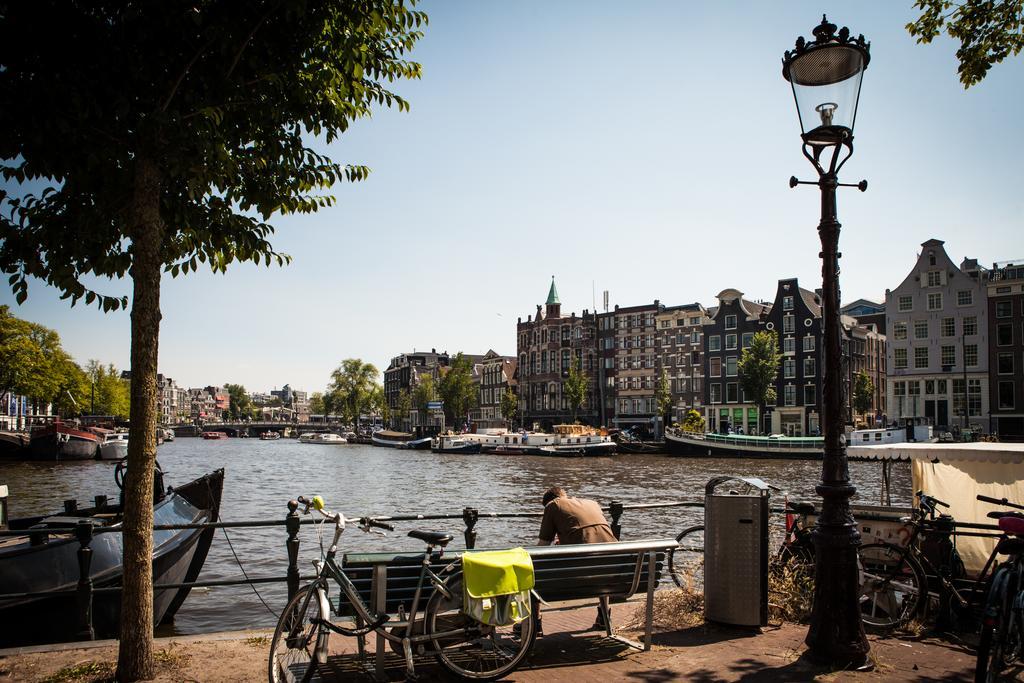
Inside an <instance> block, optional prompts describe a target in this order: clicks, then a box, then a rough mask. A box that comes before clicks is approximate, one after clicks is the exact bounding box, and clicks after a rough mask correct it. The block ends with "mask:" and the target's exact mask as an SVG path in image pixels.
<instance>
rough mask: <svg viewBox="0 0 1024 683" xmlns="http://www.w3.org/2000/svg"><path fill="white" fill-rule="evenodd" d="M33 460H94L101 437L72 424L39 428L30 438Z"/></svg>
mask: <svg viewBox="0 0 1024 683" xmlns="http://www.w3.org/2000/svg"><path fill="white" fill-rule="evenodd" d="M29 440H30V446H31V452H32V459H33V460H93V459H94V458H95V457H96V454H97V451H98V450H99V446H100V437H98V436H96V434H94V433H92V432H90V431H87V430H85V429H80V428H79V427H78V425H77V424H75V423H71V422H53V423H51V424H48V425H46V426H45V427H39V428H38V429H36V430H35V431H33V432H32V434H31V436H30V437H29Z"/></svg>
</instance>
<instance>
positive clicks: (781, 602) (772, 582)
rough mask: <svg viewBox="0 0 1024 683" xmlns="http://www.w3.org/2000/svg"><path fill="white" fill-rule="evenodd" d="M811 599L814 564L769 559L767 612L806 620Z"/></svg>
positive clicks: (795, 620)
mask: <svg viewBox="0 0 1024 683" xmlns="http://www.w3.org/2000/svg"><path fill="white" fill-rule="evenodd" d="M813 602H814V566H813V565H807V564H800V563H794V562H789V563H786V564H783V563H781V562H779V561H777V560H775V559H772V560H771V561H770V562H769V564H768V616H769V618H770V619H772V620H774V621H788V622H791V623H796V624H802V623H806V622H807V619H808V618H809V617H810V616H811V606H812V604H813Z"/></svg>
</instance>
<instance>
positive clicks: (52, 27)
mask: <svg viewBox="0 0 1024 683" xmlns="http://www.w3.org/2000/svg"><path fill="white" fill-rule="evenodd" d="M414 1H415V0H409V1H408V2H404V1H402V0H365V1H363V2H358V3H353V2H345V1H343V0H326V1H325V2H316V3H309V2H306V1H305V0H273V1H272V0H253V1H252V2H247V3H227V4H225V3H221V2H213V1H212V0H191V1H189V2H185V1H184V0H167V1H166V2H159V3H146V4H145V5H141V4H138V3H126V2H123V1H122V0H116V1H115V0H97V1H96V2H81V1H80V0H37V1H35V2H18V3H5V4H4V6H3V10H2V12H0V92H3V98H4V105H3V106H2V107H0V130H3V131H4V133H3V136H0V174H2V176H3V178H4V180H5V181H7V182H8V183H10V184H11V185H10V186H9V187H8V188H7V190H5V192H4V194H3V196H0V208H2V209H3V211H2V216H0V270H2V271H3V272H4V273H7V274H9V275H10V276H11V277H10V286H11V288H12V290H13V293H14V296H15V300H16V301H17V302H18V303H22V302H23V301H25V299H26V297H27V295H28V281H29V279H30V278H36V279H39V280H42V281H43V282H45V283H47V284H49V285H51V286H53V287H55V288H56V289H57V290H58V291H59V292H60V293H61V295H62V297H63V298H65V299H68V300H69V301H70V302H71V303H72V304H74V303H76V302H78V301H80V300H84V302H85V303H86V304H94V303H95V304H96V305H97V306H98V307H99V308H100V309H101V310H103V311H104V312H107V311H112V310H117V309H121V308H127V307H128V297H127V296H112V295H109V294H105V293H102V292H98V291H96V290H95V289H93V286H94V285H93V284H92V283H93V282H96V281H97V279H96V278H99V281H103V278H123V277H129V278H130V279H131V282H132V298H131V337H132V344H131V368H132V405H131V414H132V421H131V435H130V439H129V455H128V461H129V463H130V466H129V469H128V476H127V481H126V485H125V500H126V506H125V510H124V522H123V539H124V551H123V568H124V572H123V590H122V609H121V624H120V643H119V654H118V664H117V672H116V677H117V678H118V680H122V681H124V680H139V679H149V678H152V677H153V674H154V669H153V635H152V626H153V619H152V614H153V612H152V597H153V590H152V531H151V527H152V511H153V507H152V491H153V464H154V461H155V458H156V445H155V444H156V438H155V433H156V418H157V401H156V374H157V353H158V340H159V330H160V317H161V315H160V280H161V271H162V270H165V271H167V272H169V274H170V275H171V276H175V277H176V276H178V275H180V274H187V273H190V272H193V271H196V270H197V269H198V268H199V267H200V266H201V264H205V265H206V266H207V267H209V268H211V269H212V270H213V271H215V272H224V271H225V270H226V268H227V267H228V265H230V264H232V263H234V262H235V261H252V262H253V263H257V264H266V265H270V264H271V263H274V262H276V263H278V264H282V265H283V264H285V263H287V262H288V260H289V259H288V257H287V256H286V255H284V254H281V253H278V252H277V251H276V250H275V249H274V247H273V245H272V244H271V243H270V241H269V240H270V237H271V236H272V234H273V231H274V228H273V226H272V224H271V223H270V222H269V221H270V220H271V219H272V218H273V217H274V216H277V215H282V214H294V213H310V212H314V211H317V210H318V209H320V208H323V207H326V206H330V205H331V204H332V203H333V197H331V196H329V195H327V194H326V191H327V190H328V188H330V187H331V186H332V185H333V184H334V183H336V182H339V181H344V180H347V181H356V180H361V179H363V178H365V177H366V176H367V174H368V172H369V169H367V168H366V167H365V166H361V165H344V164H340V163H337V162H335V161H333V160H332V159H331V158H329V157H328V156H326V155H325V154H324V153H323V152H321V151H317V150H316V149H314V148H313V147H312V146H311V145H312V140H313V138H314V137H315V138H316V139H318V140H321V141H323V142H326V143H330V142H333V141H334V140H336V139H337V138H338V137H339V136H340V135H342V134H343V133H345V132H346V131H347V130H348V128H349V126H350V124H351V123H352V122H353V121H354V120H357V119H360V118H364V117H366V116H368V115H369V114H370V113H371V111H372V109H373V108H375V107H391V106H395V107H397V108H399V109H400V110H406V109H408V103H407V102H406V101H405V100H404V99H402V98H401V97H400V96H398V95H397V94H395V93H394V92H392V91H391V90H390V89H389V88H391V87H393V86H392V83H393V82H394V81H396V80H400V79H405V78H418V77H419V76H420V72H421V68H420V65H419V64H417V63H415V62H411V61H409V60H408V59H407V57H406V55H407V53H408V52H409V51H410V50H411V49H412V48H413V46H414V44H415V43H416V42H417V40H418V39H419V38H420V37H421V35H422V34H421V31H420V29H421V27H422V26H423V25H424V24H425V22H426V16H425V15H424V14H423V13H422V12H420V11H417V10H416V9H414V8H415V5H414Z"/></svg>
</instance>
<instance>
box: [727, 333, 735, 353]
mask: <svg viewBox="0 0 1024 683" xmlns="http://www.w3.org/2000/svg"><path fill="white" fill-rule="evenodd" d="M736 341H737V340H736V335H735V334H727V335H725V350H726V351H733V350H735V349H736Z"/></svg>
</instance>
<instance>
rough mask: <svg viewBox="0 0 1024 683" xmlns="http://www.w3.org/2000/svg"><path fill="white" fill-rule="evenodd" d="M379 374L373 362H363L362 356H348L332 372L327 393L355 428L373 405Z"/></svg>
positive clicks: (344, 417) (343, 416)
mask: <svg viewBox="0 0 1024 683" xmlns="http://www.w3.org/2000/svg"><path fill="white" fill-rule="evenodd" d="M379 375H380V372H379V371H378V370H377V367H376V366H375V365H374V364H373V363H366V362H363V360H362V359H361V358H346V359H345V360H343V361H341V365H339V366H338V367H337V368H335V370H334V372H332V373H331V383H330V385H329V386H328V388H327V393H328V394H329V395H331V396H332V397H333V399H332V402H333V403H334V405H335V406H337V409H338V410H340V411H341V415H342V418H343V419H345V420H346V421H348V422H349V423H351V424H352V426H353V428H358V427H359V416H360V415H362V414H363V411H365V410H366V409H367V408H370V407H371V400H372V398H373V394H374V391H375V390H377V389H378V388H379V387H380V383H379V382H378V381H377V377H378V376H379Z"/></svg>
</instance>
